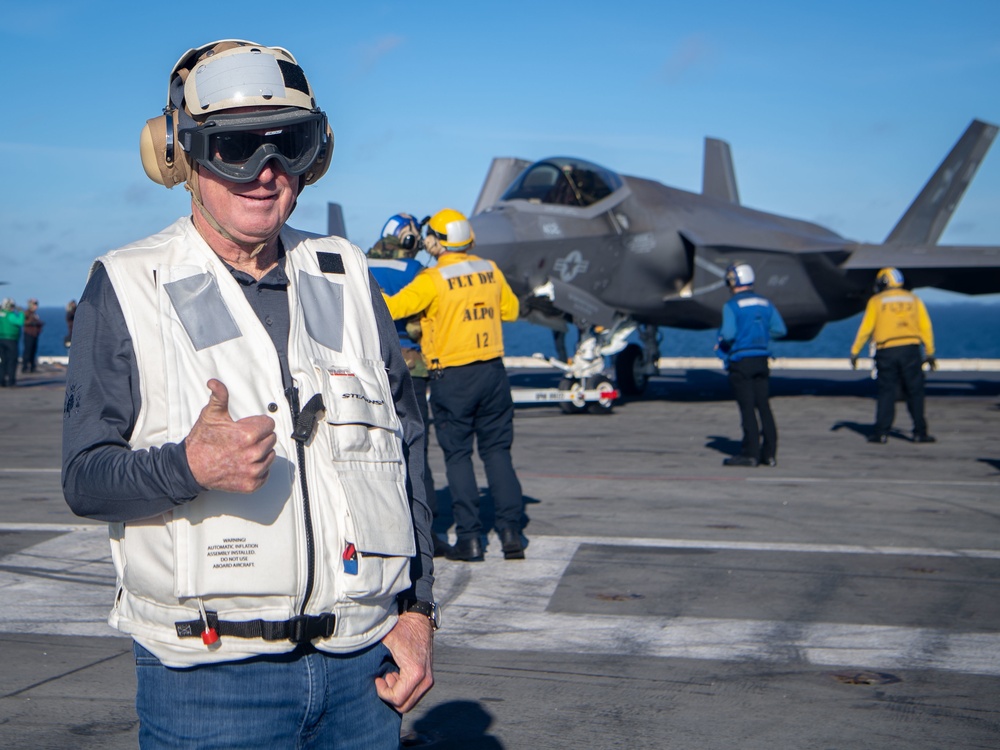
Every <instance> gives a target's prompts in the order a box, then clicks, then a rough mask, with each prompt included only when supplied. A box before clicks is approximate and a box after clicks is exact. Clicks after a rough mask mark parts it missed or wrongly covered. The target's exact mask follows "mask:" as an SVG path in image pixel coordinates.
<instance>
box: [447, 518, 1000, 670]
mask: <svg viewBox="0 0 1000 750" xmlns="http://www.w3.org/2000/svg"><path fill="white" fill-rule="evenodd" d="M581 543H590V544H604V545H621V544H632V545H635V546H655V547H669V546H685V547H687V546H690V547H694V546H697V545H698V544H701V543H698V542H694V541H691V540H664V539H617V538H613V537H578V538H570V537H533V538H532V540H531V544H530V545H529V547H528V549H527V557H528V559H526V560H525V561H524V562H506V561H504V560H503V559H502V558H501V557H500V556H499V552H494V554H493V555H488V556H487V559H486V562H485V563H482V564H471V565H470V564H467V563H448V562H445V563H442V564H440V565H439V566H438V567H437V570H436V571H435V572H436V575H437V582H436V584H435V593H436V596H437V598H438V600H439V601H440V602H442V618H443V627H442V629H441V630H440V631H438V633H437V635H436V637H435V639H436V640H437V641H438V642H439V643H441V644H443V645H447V646H455V647H465V648H477V649H487V650H513V651H544V652H558V653H604V654H625V655H634V656H659V657H672V658H687V659H718V660H738V661H743V660H763V661H770V662H788V661H789V660H793V659H794V660H799V661H803V662H806V663H810V664H816V665H822V666H853V667H862V668H866V669H880V670H893V669H940V670H948V671H957V672H967V673H974V674H986V675H994V676H997V675H1000V633H951V632H947V631H940V630H933V629H927V628H910V627H895V626H881V625H866V624H841V623H801V624H798V625H796V626H795V627H790V623H787V622H783V621H781V622H779V621H768V620H735V619H721V618H691V617H676V618H667V617H656V616H638V617H637V616H612V615H596V614H585V615H581V614H565V613H553V612H547V611H546V608H547V607H548V603H549V601H550V600H551V598H552V595H553V594H554V593H555V590H556V588H557V586H558V585H559V582H560V580H561V578H562V575H563V573H564V572H565V570H566V567H567V566H568V564H569V562H570V560H572V558H573V555H574V554H575V553H576V551H577V549H578V547H579V545H580V544H581ZM702 546H708V547H712V548H715V549H721V548H730V549H749V550H759V551H776V550H780V551H805V552H810V551H811V552H824V553H827V552H843V551H851V552H853V553H862V552H864V553H872V554H926V553H931V554H936V555H938V556H941V555H947V556H952V555H955V553H953V552H951V551H948V550H920V549H916V548H912V549H906V550H895V549H893V548H865V547H852V546H846V545H791V544H754V543H747V544H733V543H726V544H720V543H714V542H713V543H707V544H703V545H702ZM490 547H491V550H496V549H497V548H498V547H499V545H497V544H491V545H490ZM964 552H972V553H977V554H973V555H970V556H975V557H987V558H992V557H996V556H997V553H995V552H993V551H991V550H969V551H963V553H961V554H963V555H964ZM790 634H791V637H790Z"/></svg>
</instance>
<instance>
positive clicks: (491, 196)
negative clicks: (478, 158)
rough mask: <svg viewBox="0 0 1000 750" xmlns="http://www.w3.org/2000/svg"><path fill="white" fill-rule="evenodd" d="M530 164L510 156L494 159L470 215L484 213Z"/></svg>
mask: <svg viewBox="0 0 1000 750" xmlns="http://www.w3.org/2000/svg"><path fill="white" fill-rule="evenodd" d="M530 165H531V162H530V161H525V160H524V159H515V158H513V157H509V156H499V157H497V158H496V159H494V160H493V161H492V163H491V164H490V171H489V172H488V173H487V175H486V180H485V181H484V182H483V187H482V189H481V190H480V191H479V197H478V198H477V199H476V205H475V207H474V208H473V209H472V213H471V214H470V216H475V215H476V214H478V213H482V212H483V211H485V210H486V209H487V208H489V207H490V206H493V205H494V204H495V203H496V202H497V201H498V200H499V199H500V196H501V195H503V194H504V191H506V190H507V188H508V187H510V183H512V182H513V181H514V178H515V177H517V176H518V175H519V174H521V172H523V171H524V170H525V168H526V167H528V166H530Z"/></svg>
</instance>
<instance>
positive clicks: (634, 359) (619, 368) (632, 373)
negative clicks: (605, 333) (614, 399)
mask: <svg viewBox="0 0 1000 750" xmlns="http://www.w3.org/2000/svg"><path fill="white" fill-rule="evenodd" d="M615 380H616V381H618V390H619V391H621V393H622V395H623V396H640V395H642V393H644V392H645V390H646V385H647V384H648V383H649V376H648V375H646V373H645V372H643V371H642V347H641V346H639V345H638V344H629V345H628V346H626V347H625V348H624V349H622V350H621V351H620V352H619V353H618V356H617V357H615Z"/></svg>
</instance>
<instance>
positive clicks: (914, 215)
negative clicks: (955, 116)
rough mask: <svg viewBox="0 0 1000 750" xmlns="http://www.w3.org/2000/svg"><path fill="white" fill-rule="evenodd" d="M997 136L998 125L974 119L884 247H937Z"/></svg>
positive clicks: (890, 234)
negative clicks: (903, 245) (906, 245)
mask: <svg viewBox="0 0 1000 750" xmlns="http://www.w3.org/2000/svg"><path fill="white" fill-rule="evenodd" d="M996 134H997V126H996V125H991V124H989V123H986V122H982V121H981V120H973V121H972V123H971V124H970V125H969V127H968V128H966V131H965V133H964V134H963V135H962V137H961V138H960V139H959V140H958V143H956V144H955V146H954V147H953V148H952V149H951V151H950V152H949V153H948V155H947V156H946V157H945V158H944V161H942V162H941V165H940V166H939V167H938V168H937V171H936V172H935V173H934V174H933V176H932V177H931V178H930V180H928V181H927V184H926V185H924V189H923V190H921V191H920V194H919V195H918V196H917V197H916V199H915V200H914V201H913V203H911V204H910V207H909V208H908V209H906V213H905V214H903V217H902V218H901V219H900V220H899V222H898V223H897V224H896V226H895V227H893V230H892V231H891V232H890V233H889V236H888V237H886V239H885V244H887V245H899V244H911V245H935V244H937V241H938V239H939V238H940V237H941V233H942V232H944V229H945V227H946V226H947V225H948V222H949V221H950V220H951V215H952V214H953V213H954V212H955V208H956V207H957V206H958V203H959V201H960V200H962V195H963V194H964V193H965V189H966V188H967V187H969V183H970V182H972V178H973V177H975V175H976V170H977V169H979V164H980V163H981V162H982V160H983V157H984V156H986V152H987V151H989V149H990V146H991V145H993V139H994V138H995V137H996Z"/></svg>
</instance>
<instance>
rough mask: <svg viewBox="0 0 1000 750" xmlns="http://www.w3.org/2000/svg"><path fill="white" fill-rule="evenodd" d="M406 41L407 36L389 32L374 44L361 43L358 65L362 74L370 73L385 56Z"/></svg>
mask: <svg viewBox="0 0 1000 750" xmlns="http://www.w3.org/2000/svg"><path fill="white" fill-rule="evenodd" d="M404 41H405V38H404V37H402V36H400V35H399V34H389V35H388V36H383V37H380V38H379V39H376V40H375V42H373V43H372V44H364V45H361V49H360V52H361V54H360V55H359V58H360V62H359V65H358V72H359V73H360V75H362V76H365V75H368V74H369V73H370V72H371V71H372V70H373V69H374V68H375V66H376V65H378V64H379V62H381V61H382V59H383V58H384V57H386V56H387V55H389V54H390V53H392V52H393V50H395V49H397V48H398V47H400V46H401V45H402V44H403V42H404Z"/></svg>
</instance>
